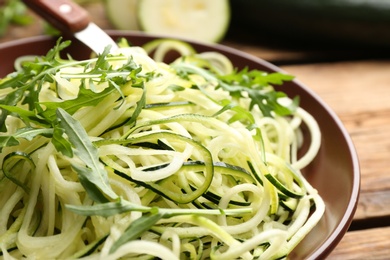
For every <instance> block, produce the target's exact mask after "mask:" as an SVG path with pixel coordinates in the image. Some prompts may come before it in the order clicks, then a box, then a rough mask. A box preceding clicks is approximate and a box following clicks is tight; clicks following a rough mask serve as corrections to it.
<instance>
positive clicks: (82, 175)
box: [57, 108, 118, 203]
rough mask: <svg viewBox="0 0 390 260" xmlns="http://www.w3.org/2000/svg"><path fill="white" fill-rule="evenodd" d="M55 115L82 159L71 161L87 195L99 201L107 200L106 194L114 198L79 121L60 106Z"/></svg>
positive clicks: (113, 193)
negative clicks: (78, 161) (79, 161)
mask: <svg viewBox="0 0 390 260" xmlns="http://www.w3.org/2000/svg"><path fill="white" fill-rule="evenodd" d="M57 117H58V119H59V120H60V123H59V124H60V126H61V127H62V128H63V129H64V133H65V134H66V135H67V136H68V138H69V142H70V143H71V144H72V146H73V147H74V153H75V155H76V156H78V158H79V159H80V160H81V161H82V164H81V163H80V164H76V163H73V164H72V167H73V168H74V170H75V171H76V172H77V174H78V177H79V180H80V183H81V184H82V185H83V187H84V188H85V190H86V191H87V193H88V195H89V196H90V197H91V198H92V199H93V200H94V201H96V202H100V203H103V202H107V201H108V199H107V198H106V196H108V197H109V198H110V199H116V198H117V197H118V195H116V194H115V192H114V191H113V190H112V189H111V187H110V184H109V182H108V176H107V172H106V171H105V170H104V168H103V165H102V164H101V163H100V161H99V156H98V152H97V149H96V147H95V146H94V145H93V144H92V142H91V141H90V140H89V137H88V135H87V133H86V131H85V129H84V128H83V127H82V125H81V124H80V122H79V121H77V120H75V119H74V118H72V116H71V115H69V114H68V113H67V112H66V111H65V110H63V109H61V108H59V109H57Z"/></svg>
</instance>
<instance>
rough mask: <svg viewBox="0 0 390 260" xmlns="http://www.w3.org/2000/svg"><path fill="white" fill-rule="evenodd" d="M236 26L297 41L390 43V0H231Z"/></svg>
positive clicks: (382, 44) (365, 43) (379, 44)
mask: <svg viewBox="0 0 390 260" xmlns="http://www.w3.org/2000/svg"><path fill="white" fill-rule="evenodd" d="M230 3H231V10H232V22H231V26H232V27H233V29H237V28H239V29H240V30H245V28H247V29H248V30H250V32H251V33H254V34H256V33H261V32H262V31H263V32H266V33H271V34H272V35H273V36H277V37H280V38H283V39H285V40H287V39H288V40H292V41H293V42H297V43H298V42H299V43H302V42H306V43H309V44H313V43H326V44H331V45H341V44H344V45H347V44H348V45H350V44H354V45H375V46H390V0H230Z"/></svg>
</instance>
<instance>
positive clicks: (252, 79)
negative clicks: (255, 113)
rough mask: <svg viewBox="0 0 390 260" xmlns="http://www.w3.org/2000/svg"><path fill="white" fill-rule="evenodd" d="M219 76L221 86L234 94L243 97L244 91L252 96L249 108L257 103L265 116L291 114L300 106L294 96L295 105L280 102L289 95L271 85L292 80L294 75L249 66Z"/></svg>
mask: <svg viewBox="0 0 390 260" xmlns="http://www.w3.org/2000/svg"><path fill="white" fill-rule="evenodd" d="M218 78H219V80H221V82H220V86H221V87H222V88H223V89H225V90H227V91H229V92H231V94H232V96H235V97H241V96H242V92H246V93H248V95H249V97H250V98H251V103H250V107H249V109H252V108H253V107H254V106H255V105H257V106H258V107H259V109H260V110H261V112H262V113H263V115H264V116H269V117H272V116H273V115H272V113H275V114H277V115H280V116H286V115H291V114H292V113H293V112H294V110H295V109H296V106H298V102H299V99H298V98H294V102H293V104H294V105H295V106H290V107H286V106H283V105H282V104H280V103H279V102H278V99H279V98H282V97H286V96H287V95H286V94H285V93H284V92H281V91H276V90H274V89H273V87H271V86H272V85H281V84H283V82H285V81H290V80H292V79H293V78H294V77H293V76H291V75H287V74H283V73H279V72H274V73H266V72H263V71H259V70H250V71H249V70H248V68H244V69H242V70H241V71H239V72H237V71H235V72H233V73H232V74H229V75H222V76H218Z"/></svg>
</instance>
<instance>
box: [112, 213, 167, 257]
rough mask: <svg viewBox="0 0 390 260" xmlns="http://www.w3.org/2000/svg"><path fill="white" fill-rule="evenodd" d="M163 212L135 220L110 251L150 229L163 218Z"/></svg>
mask: <svg viewBox="0 0 390 260" xmlns="http://www.w3.org/2000/svg"><path fill="white" fill-rule="evenodd" d="M163 216H164V215H163V214H159V213H157V214H149V215H145V216H142V217H140V218H139V219H137V220H135V221H134V222H132V223H131V224H130V226H128V227H127V229H126V230H125V232H124V233H123V234H122V236H120V237H119V238H118V240H116V241H115V242H114V244H113V245H112V246H111V248H110V251H109V252H110V253H113V252H115V251H116V250H117V249H118V248H119V247H120V246H122V245H123V244H125V243H127V242H129V241H131V240H134V239H137V238H139V237H140V236H141V235H142V234H143V233H144V232H145V231H148V230H149V229H150V228H151V227H152V226H153V225H154V224H156V223H157V221H159V220H160V219H161V218H163Z"/></svg>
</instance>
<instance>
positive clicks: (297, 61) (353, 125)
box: [0, 4, 390, 260]
mask: <svg viewBox="0 0 390 260" xmlns="http://www.w3.org/2000/svg"><path fill="white" fill-rule="evenodd" d="M86 8H87V9H88V10H89V11H90V12H91V13H92V14H93V15H92V17H93V19H94V20H95V22H96V23H97V24H98V25H100V26H101V27H102V28H104V29H112V26H111V25H110V23H109V22H108V20H107V18H106V16H105V13H104V9H103V8H102V6H101V5H100V4H88V5H87V6H86ZM36 19H37V21H36V23H34V24H33V25H31V26H24V27H16V26H13V27H11V28H10V30H9V31H8V32H7V34H6V35H5V36H4V37H2V38H0V42H5V41H9V40H13V39H18V38H22V37H28V36H33V35H38V34H42V33H43V30H42V27H43V26H42V21H40V20H39V19H38V18H36ZM222 43H223V44H226V45H228V46H232V47H236V48H239V49H240V50H242V51H245V52H248V53H250V54H253V55H255V56H258V57H260V58H263V59H265V60H267V61H270V62H271V63H274V64H276V65H278V66H280V67H281V68H282V69H284V70H285V71H287V72H288V73H290V74H293V75H295V76H296V77H297V78H298V79H299V80H300V81H301V82H303V83H304V84H306V85H307V86H310V88H312V89H313V90H314V91H315V92H317V93H318V94H319V96H321V97H322V99H323V100H324V101H325V102H326V103H328V105H329V106H330V107H331V108H332V109H333V110H334V111H335V112H336V113H337V115H338V116H339V117H340V119H341V120H342V122H343V123H344V124H345V127H346V128H347V130H348V132H349V133H350V135H351V137H352V140H353V142H354V144H355V146H356V149H357V152H358V156H359V159H360V166H361V195H360V200H359V204H358V208H357V211H356V214H355V216H354V220H353V223H352V225H351V227H350V230H349V231H348V232H347V234H346V235H345V236H344V238H343V239H342V241H341V242H340V243H339V245H338V246H337V247H336V249H335V250H334V251H333V252H332V253H331V255H330V256H329V258H328V259H343V260H346V259H390V174H389V170H390V160H389V157H390V55H388V54H389V53H388V52H387V51H386V50H374V51H364V50H363V51H362V50H353V49H330V48H311V49H310V50H308V49H307V48H306V49H297V48H289V47H288V45H287V46H286V45H285V46H279V47H275V45H272V44H269V42H267V43H265V40H264V39H263V40H262V39H255V38H251V37H248V36H244V35H239V37H238V35H237V34H234V35H229V34H228V36H227V38H226V39H225V40H224V41H223V42H222ZM0 58H1V57H0Z"/></svg>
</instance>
